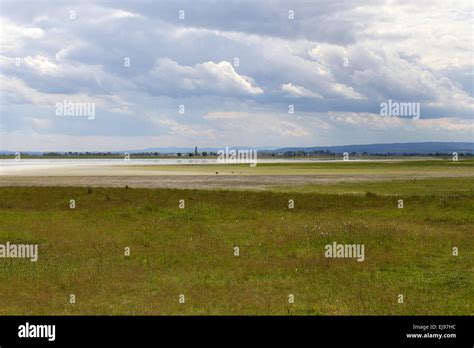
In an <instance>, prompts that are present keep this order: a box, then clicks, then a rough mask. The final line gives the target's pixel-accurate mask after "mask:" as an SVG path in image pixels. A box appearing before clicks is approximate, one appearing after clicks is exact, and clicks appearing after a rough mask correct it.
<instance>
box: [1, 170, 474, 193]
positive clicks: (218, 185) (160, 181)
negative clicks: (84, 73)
mask: <svg viewBox="0 0 474 348" xmlns="http://www.w3.org/2000/svg"><path fill="white" fill-rule="evenodd" d="M472 176H473V175H466V174H451V175H446V174H443V175H436V174H433V173H431V174H422V175H415V176H414V175H377V174H374V175H365V174H364V175H361V174H358V175H214V176H212V175H182V173H181V175H140V176H137V175H133V176H117V175H115V176H0V187H5V186H78V187H87V186H90V187H126V186H128V187H132V188H177V189H225V188H232V189H257V190H259V189H265V188H269V187H274V186H285V185H309V184H325V183H326V184H329V183H340V182H374V181H392V180H411V179H426V178H439V177H472Z"/></svg>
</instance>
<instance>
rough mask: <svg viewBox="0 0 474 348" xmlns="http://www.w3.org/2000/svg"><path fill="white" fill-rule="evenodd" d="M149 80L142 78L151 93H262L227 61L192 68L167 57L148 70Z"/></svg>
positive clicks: (250, 79)
mask: <svg viewBox="0 0 474 348" xmlns="http://www.w3.org/2000/svg"><path fill="white" fill-rule="evenodd" d="M150 77H151V79H150V80H148V81H147V80H146V78H144V79H142V80H141V81H144V82H145V84H147V87H148V88H149V90H150V91H151V92H152V93H160V94H171V93H173V92H178V93H180V92H181V93H182V92H187V93H189V94H200V93H207V94H217V95H237V96H238V95H258V94H262V93H263V90H262V89H261V88H260V87H258V86H257V85H256V84H255V82H254V80H253V79H252V78H250V77H248V76H245V75H239V74H238V73H237V72H236V71H235V69H234V67H233V66H232V65H231V64H230V63H229V62H225V61H222V62H219V63H215V62H212V61H209V62H204V63H199V64H196V65H195V66H194V67H191V66H184V65H179V64H178V63H177V62H175V61H173V60H171V59H169V58H160V59H157V61H156V64H155V66H154V67H153V69H152V70H151V71H150Z"/></svg>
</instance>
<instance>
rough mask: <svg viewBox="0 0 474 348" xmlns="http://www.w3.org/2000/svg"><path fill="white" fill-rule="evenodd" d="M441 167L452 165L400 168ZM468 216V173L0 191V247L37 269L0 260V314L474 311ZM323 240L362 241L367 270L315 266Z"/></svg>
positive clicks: (333, 262) (337, 264) (471, 219)
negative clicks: (26, 251) (246, 186)
mask: <svg viewBox="0 0 474 348" xmlns="http://www.w3.org/2000/svg"><path fill="white" fill-rule="evenodd" d="M325 165H326V166H327V167H324V170H335V169H334V168H333V167H332V166H334V165H333V164H325ZM357 165H362V164H357ZM381 165H382V166H386V165H389V164H381ZM370 166H371V164H366V167H365V168H362V169H363V170H365V169H367V168H368V167H370ZM411 166H413V167H411ZM435 166H438V167H437V168H434V167H435ZM439 166H441V167H443V166H449V164H446V163H437V164H432V163H430V164H426V166H425V168H424V167H423V166H422V165H420V164H418V166H416V165H412V164H411V162H410V163H408V164H403V165H402V166H401V168H400V169H399V170H400V171H403V170H408V169H404V168H407V167H409V168H412V169H410V170H415V171H423V170H442V169H439ZM259 167H260V166H258V167H257V168H259ZM262 167H264V166H262ZM377 168H378V169H380V170H381V172H380V173H377V174H378V175H379V174H381V173H382V171H383V168H381V167H377ZM426 168H428V169H426ZM469 168H471V170H472V167H469ZM353 169H357V168H353ZM261 170H264V169H261ZM285 170H287V171H290V172H291V171H292V169H291V168H285ZM295 170H296V169H295ZM348 170H349V169H348ZM359 170H360V168H359ZM392 170H396V168H392ZM471 173H472V172H471ZM305 174H306V173H305ZM71 199H73V200H75V209H71V208H70V200H71ZM400 199H402V200H403V208H402V209H401V208H399V200H400ZM183 200H184V208H180V203H183ZM290 200H291V201H293V202H294V208H290V207H289V201H290ZM181 206H182V205H181ZM473 212H474V177H472V176H471V177H455V178H445V177H442V178H430V179H419V180H397V181H380V182H379V181H377V182H350V183H344V182H342V183H332V184H318V185H289V186H275V187H272V188H270V189H267V190H264V191H261V190H248V191H246V190H222V189H219V190H188V189H186V190H184V189H144V188H125V187H123V188H101V187H93V188H90V187H0V243H5V242H6V241H10V242H11V243H37V244H39V258H38V261H37V262H31V261H29V260H22V259H0V314H2V315H24V314H37V315H52V314H58V315H84V314H91V315H99V314H103V315H112V314H118V315H125V314H131V315H146V314H151V315H164V314H168V315H183V314H193V315H210V314H217V315H267V314H268V315H376V314H380V315H392V314H394V315H403V314H406V315H472V314H473V313H474V238H473V232H474V231H473V229H474V227H473V226H474V214H473ZM333 242H337V243H347V244H353V243H357V244H363V245H365V260H364V261H363V262H357V261H356V260H355V259H351V258H340V259H337V258H327V257H325V254H324V249H325V245H327V244H331V243H333ZM236 247H238V256H236V249H235V248H236ZM126 248H129V250H130V255H129V256H127V255H125V254H126V253H125V250H128V249H126ZM453 248H457V249H458V255H457V256H454V255H453ZM71 294H74V295H75V300H76V301H75V303H74V304H71V303H70V301H69V300H70V295H71ZM180 295H184V297H182V298H181V299H184V303H180V301H179V300H180ZM290 295H293V296H294V303H289V296H290ZM399 295H403V302H402V303H400V297H399ZM181 302H183V301H181Z"/></svg>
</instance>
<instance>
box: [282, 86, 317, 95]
mask: <svg viewBox="0 0 474 348" xmlns="http://www.w3.org/2000/svg"><path fill="white" fill-rule="evenodd" d="M281 90H282V91H283V92H286V93H288V94H289V95H290V96H292V97H307V98H322V96H321V95H320V94H318V93H315V92H311V91H310V90H308V89H306V88H304V87H303V86H297V85H294V84H292V83H285V84H283V85H281Z"/></svg>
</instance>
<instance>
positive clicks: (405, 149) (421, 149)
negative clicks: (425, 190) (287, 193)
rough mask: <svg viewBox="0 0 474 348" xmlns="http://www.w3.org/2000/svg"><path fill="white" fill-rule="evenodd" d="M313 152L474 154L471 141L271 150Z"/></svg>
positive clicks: (279, 150)
mask: <svg viewBox="0 0 474 348" xmlns="http://www.w3.org/2000/svg"><path fill="white" fill-rule="evenodd" d="M296 151H305V152H314V151H329V152H332V153H344V152H349V153H351V152H367V153H372V154H404V153H405V154H429V153H450V154H451V153H453V152H457V153H459V154H460V153H472V154H474V142H473V143H461V142H459V143H458V142H452V143H442V142H425V143H393V144H366V145H342V146H317V147H285V148H281V149H276V150H274V151H273V152H277V153H278V152H296Z"/></svg>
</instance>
